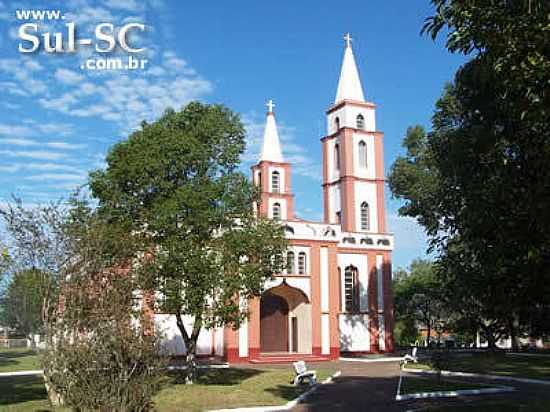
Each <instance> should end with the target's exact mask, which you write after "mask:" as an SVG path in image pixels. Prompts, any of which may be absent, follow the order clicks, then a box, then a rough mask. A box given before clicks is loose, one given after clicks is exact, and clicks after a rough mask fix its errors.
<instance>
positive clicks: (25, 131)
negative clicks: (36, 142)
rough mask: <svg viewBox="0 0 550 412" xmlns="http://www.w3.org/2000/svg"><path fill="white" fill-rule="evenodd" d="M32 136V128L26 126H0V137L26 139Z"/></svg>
mask: <svg viewBox="0 0 550 412" xmlns="http://www.w3.org/2000/svg"><path fill="white" fill-rule="evenodd" d="M33 134H34V132H33V130H32V128H30V127H28V126H18V125H8V124H0V136H10V138H11V137H27V136H32V135H33Z"/></svg>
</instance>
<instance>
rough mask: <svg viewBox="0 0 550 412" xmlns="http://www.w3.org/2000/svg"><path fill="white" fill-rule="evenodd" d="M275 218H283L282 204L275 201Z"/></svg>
mask: <svg viewBox="0 0 550 412" xmlns="http://www.w3.org/2000/svg"><path fill="white" fill-rule="evenodd" d="M273 219H275V220H281V204H280V203H274V204H273Z"/></svg>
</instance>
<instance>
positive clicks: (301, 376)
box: [292, 361, 317, 386]
mask: <svg viewBox="0 0 550 412" xmlns="http://www.w3.org/2000/svg"><path fill="white" fill-rule="evenodd" d="M292 365H293V366H294V372H295V373H296V376H295V377H294V386H298V385H301V384H303V383H305V381H306V380H307V381H308V383H309V384H310V385H315V384H316V383H317V372H315V371H309V370H307V366H306V363H305V362H304V361H298V362H294V363H293V364H292Z"/></svg>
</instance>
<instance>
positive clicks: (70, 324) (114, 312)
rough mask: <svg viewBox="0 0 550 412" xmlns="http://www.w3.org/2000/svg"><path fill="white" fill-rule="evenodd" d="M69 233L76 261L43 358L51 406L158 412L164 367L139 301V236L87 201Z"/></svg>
mask: <svg viewBox="0 0 550 412" xmlns="http://www.w3.org/2000/svg"><path fill="white" fill-rule="evenodd" d="M66 233H67V235H68V236H70V242H68V246H69V247H70V252H71V255H72V256H73V258H72V259H71V261H70V262H69V263H68V264H67V265H66V266H64V267H63V268H62V273H63V275H64V276H63V277H62V279H61V281H60V294H59V295H58V304H57V305H55V309H54V311H53V313H52V316H51V317H50V318H49V320H50V322H49V323H48V331H49V334H50V336H52V337H53V338H54V339H51V340H50V342H49V344H48V346H47V350H46V352H45V354H44V359H43V365H44V371H45V379H46V386H47V388H48V392H49V394H50V400H51V401H52V403H54V404H56V405H64V406H68V407H71V408H72V409H74V410H116V411H128V412H129V411H147V410H152V409H153V402H152V396H153V395H154V393H155V392H156V391H157V390H158V388H159V384H160V381H161V378H162V372H163V371H162V367H163V366H164V363H165V362H164V360H163V359H161V357H160V347H159V341H160V336H159V335H158V334H155V333H153V332H154V331H153V328H152V325H151V323H150V320H149V318H148V314H147V313H146V311H144V308H143V306H142V305H141V299H140V298H139V297H138V296H136V291H137V290H139V283H138V280H139V274H138V273H137V268H139V265H134V264H131V262H136V261H139V248H138V247H136V246H137V245H136V243H135V238H134V237H133V236H132V234H131V233H128V232H125V231H124V230H121V228H120V227H119V226H117V225H114V224H106V222H105V221H103V220H102V219H101V218H99V216H98V215H97V214H96V213H95V212H94V211H92V210H91V209H89V208H88V207H87V206H86V203H85V202H84V203H82V202H79V203H77V204H73V207H71V209H70V211H69V216H68V219H67V222H66Z"/></svg>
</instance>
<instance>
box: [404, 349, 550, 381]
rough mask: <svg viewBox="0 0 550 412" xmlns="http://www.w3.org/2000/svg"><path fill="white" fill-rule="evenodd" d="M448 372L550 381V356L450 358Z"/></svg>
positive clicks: (423, 365)
mask: <svg viewBox="0 0 550 412" xmlns="http://www.w3.org/2000/svg"><path fill="white" fill-rule="evenodd" d="M410 367H411V368H416V367H419V368H423V369H429V368H430V367H429V365H428V364H426V363H419V364H410ZM448 369H449V370H452V371H460V372H474V373H485V374H490V375H501V376H515V377H522V378H531V379H547V380H548V379H550V356H535V355H534V356H513V355H504V354H501V353H496V354H491V353H475V354H473V355H472V356H460V357H458V356H452V357H451V359H450V360H449V368H448Z"/></svg>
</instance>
